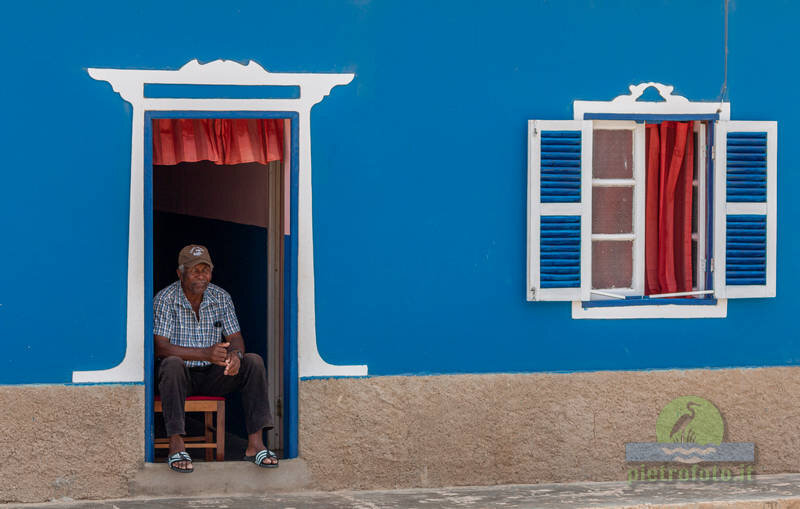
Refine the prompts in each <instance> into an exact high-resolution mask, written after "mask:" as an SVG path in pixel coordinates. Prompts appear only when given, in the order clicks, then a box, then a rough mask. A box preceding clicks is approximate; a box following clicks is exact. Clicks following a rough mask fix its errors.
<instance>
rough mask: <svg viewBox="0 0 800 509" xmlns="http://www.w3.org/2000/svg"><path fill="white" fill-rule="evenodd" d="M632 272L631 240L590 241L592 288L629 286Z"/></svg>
mask: <svg viewBox="0 0 800 509" xmlns="http://www.w3.org/2000/svg"><path fill="white" fill-rule="evenodd" d="M632 274H633V242H632V241H629V240H624V241H617V240H596V241H594V242H592V288H596V289H600V288H630V287H631V286H633V282H632Z"/></svg>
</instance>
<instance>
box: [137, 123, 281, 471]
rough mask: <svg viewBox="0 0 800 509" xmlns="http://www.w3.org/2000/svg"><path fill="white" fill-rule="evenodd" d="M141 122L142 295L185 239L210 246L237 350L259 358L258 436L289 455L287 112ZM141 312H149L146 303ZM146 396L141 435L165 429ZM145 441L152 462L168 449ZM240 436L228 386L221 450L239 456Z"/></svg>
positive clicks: (171, 266)
mask: <svg viewBox="0 0 800 509" xmlns="http://www.w3.org/2000/svg"><path fill="white" fill-rule="evenodd" d="M147 124H148V125H147V126H146V127H147V128H149V129H147V128H146V129H145V132H146V133H147V132H148V131H149V132H150V133H152V134H150V136H146V138H145V144H146V145H150V146H149V147H147V148H146V151H147V152H149V153H150V155H151V157H150V158H149V159H150V161H152V164H151V170H152V173H151V175H152V187H151V189H152V204H147V201H146V206H147V207H148V208H150V210H151V212H152V216H151V217H152V225H151V228H152V229H151V232H152V233H151V236H150V238H151V239H152V243H151V247H150V248H148V249H149V250H151V253H150V255H151V260H152V270H151V271H150V274H151V278H150V279H151V281H148V283H152V285H153V286H152V293H151V294H150V295H151V297H152V295H155V294H156V293H158V291H160V290H161V289H162V288H165V287H166V286H168V285H169V284H171V283H173V282H175V281H176V280H177V276H176V272H175V270H176V268H177V255H178V251H179V250H180V249H181V248H182V247H183V246H186V245H189V244H201V245H204V246H206V247H207V248H208V250H209V253H210V255H211V257H212V260H213V262H214V273H213V278H212V282H213V283H214V284H216V285H218V286H220V287H221V288H223V289H224V290H226V291H227V292H228V293H229V294H230V295H231V297H232V299H233V302H234V305H235V307H236V312H237V317H238V320H239V324H240V326H241V331H242V335H243V338H244V341H245V349H246V350H247V351H248V352H253V353H257V354H259V355H260V356H261V357H262V358H263V359H264V361H265V366H266V369H267V384H268V399H269V404H270V408H271V410H272V414H273V420H274V428H272V429H271V430H268V431H266V432H265V443H267V444H268V447H269V448H270V449H272V450H273V451H275V452H276V453H277V454H278V456H279V457H281V458H283V457H286V456H287V455H291V450H292V444H291V442H292V441H293V438H294V437H292V436H289V435H291V434H292V430H291V429H289V428H291V427H292V426H291V423H289V426H288V428H287V422H289V420H288V419H287V418H286V417H287V405H289V404H291V401H292V398H291V394H290V393H291V387H290V385H291V384H290V383H289V384H287V383H286V380H287V375H290V373H289V372H288V371H292V370H291V369H289V370H288V371H287V369H286V366H285V359H286V358H287V347H290V345H289V344H287V343H288V342H287V341H286V340H285V338H287V337H289V328H290V327H291V324H290V323H286V319H285V318H286V310H287V304H289V303H287V302H286V301H287V295H289V294H290V293H291V292H288V291H287V290H288V288H289V286H290V280H291V278H290V277H287V269H288V268H289V267H290V266H291V262H290V261H289V263H287V255H286V253H287V248H288V247H289V244H290V242H289V237H288V236H289V235H290V223H291V221H290V212H289V211H290V192H289V189H290V187H289V184H290V180H291V179H290V175H291V168H292V161H291V159H292V143H293V136H292V132H293V128H294V127H295V126H293V125H292V124H293V119H291V118H274V117H273V118H252V117H249V118H214V117H212V116H211V115H209V117H207V118H205V117H204V118H178V117H173V118H167V117H161V116H159V118H154V117H150V118H148V119H147ZM148 149H149V150H148ZM149 302H150V304H152V299H150V300H149ZM147 312H148V313H149V314H152V305H150V307H149V310H148V311H147ZM151 318H152V317H151ZM150 323H152V321H151V320H150ZM149 341H151V342H152V334H151V335H150V336H149ZM148 350H149V351H150V352H152V349H148ZM149 371H150V374H149V377H148V383H150V384H153V377H154V375H155V373H153V372H152V369H150V370H149ZM147 393H148V394H152V393H153V391H152V390H148V391H147ZM152 404H153V403H152V398H150V397H148V399H147V405H148V408H147V415H148V419H147V421H148V423H152V425H150V424H148V426H151V429H152V431H151V432H150V433H149V436H151V437H152V436H154V435H155V436H163V433H164V431H163V424H162V423H161V421H160V416H157V417H156V418H155V419H153V418H151V416H152V415H153V413H152V412H153V409H152ZM186 426H187V430H186V431H187V434H189V435H194V434H200V435H202V434H203V432H204V431H205V426H206V423H205V422H204V420H203V419H202V416H199V415H198V416H196V417H195V416H192V415H191V414H189V415H187V421H186ZM149 442H150V443H148V449H149V451H151V452H150V454H148V456H149V459H150V460H152V459H158V458H161V457H164V456H165V455H166V451H165V450H156V451H154V452H153V444H152V440H149ZM287 442H289V443H287ZM246 443H247V433H246V430H245V425H244V416H243V411H242V404H241V398H240V396H239V395H238V394H236V393H234V394H231V395H228V396H227V397H226V426H225V458H226V459H239V458H241V457H242V456H243V455H244V449H245V447H246ZM187 445H188V443H187ZM189 452H190V454H191V453H192V450H191V449H189ZM202 456H203V455H202V454H193V458H197V459H202Z"/></svg>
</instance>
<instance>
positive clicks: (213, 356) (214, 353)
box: [206, 343, 238, 371]
mask: <svg viewBox="0 0 800 509" xmlns="http://www.w3.org/2000/svg"><path fill="white" fill-rule="evenodd" d="M230 345H231V344H230V343H217V344H215V345H212V346H209V347H208V348H206V350H208V358H207V359H206V360H208V361H209V362H210V363H211V364H216V365H217V366H223V367H224V368H226V371H227V367H228V362H227V358H228V347H229V346H230ZM237 360H238V359H237Z"/></svg>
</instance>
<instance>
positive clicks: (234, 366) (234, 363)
mask: <svg viewBox="0 0 800 509" xmlns="http://www.w3.org/2000/svg"><path fill="white" fill-rule="evenodd" d="M241 365H242V361H240V360H239V355H237V353H236V352H235V351H233V352H228V357H227V359H225V373H224V374H225V375H228V376H236V375H237V374H239V368H240V367H241Z"/></svg>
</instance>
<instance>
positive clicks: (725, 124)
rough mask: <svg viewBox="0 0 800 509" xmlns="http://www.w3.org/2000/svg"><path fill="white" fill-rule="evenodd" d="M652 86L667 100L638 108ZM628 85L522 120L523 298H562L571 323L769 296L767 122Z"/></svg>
mask: <svg viewBox="0 0 800 509" xmlns="http://www.w3.org/2000/svg"><path fill="white" fill-rule="evenodd" d="M649 87H655V88H656V89H657V90H658V91H659V93H660V94H661V96H662V98H663V99H664V101H663V102H639V101H637V99H638V98H639V96H640V95H641V94H642V93H643V92H644V90H646V89H647V88H649ZM630 90H631V94H630V95H623V96H619V97H617V98H616V99H614V100H612V101H607V102H600V101H575V103H574V110H575V119H574V120H565V121H552V120H551V121H547V120H532V121H530V122H529V150H528V152H529V181H528V300H531V301H542V300H544V301H547V300H556V301H559V300H560V301H572V302H573V305H572V310H573V313H572V314H573V318H657V317H671V318H695V317H697V318H699V317H724V316H725V315H726V313H727V305H726V304H727V303H726V299H727V298H747V297H773V296H775V241H776V200H775V198H776V191H777V187H776V171H777V170H776V166H777V153H776V151H777V123H775V122H750V121H748V122H743V121H730V120H729V119H728V118H729V111H730V105H729V104H728V103H702V102H690V101H688V100H687V99H685V98H683V97H680V96H674V95H672V87H668V86H664V85H661V84H658V83H643V84H640V85H637V86H631V87H630ZM659 133H660V136H661V138H659ZM659 140H661V141H659ZM676 154H679V155H676ZM669 157H673V158H675V159H673V160H672V166H670V160H669ZM659 158H661V160H660V164H661V166H659ZM664 158H667V159H666V161H667V164H666V165H665V164H664ZM675 161H677V162H675ZM665 168H667V169H665ZM659 181H660V183H659ZM666 190H668V191H666ZM665 196H666V197H667V198H665ZM665 204H666V205H665ZM665 211H666V212H665ZM664 218H669V219H664ZM673 219H674V221H673ZM665 221H666V223H665ZM673 223H676V224H673ZM656 260H658V262H657V263H656ZM665 260H666V261H665ZM665 278H666V279H665ZM675 281H677V284H675ZM659 283H660V284H659Z"/></svg>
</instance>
